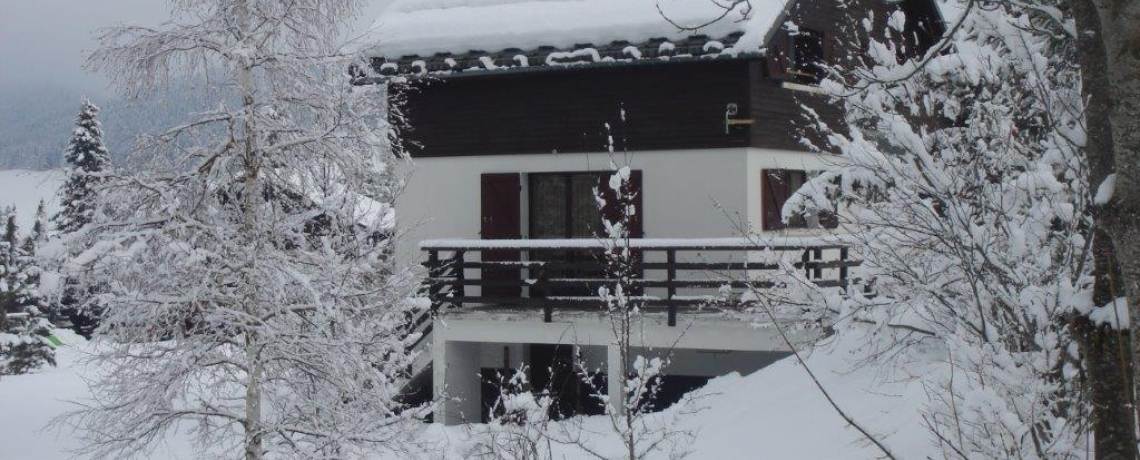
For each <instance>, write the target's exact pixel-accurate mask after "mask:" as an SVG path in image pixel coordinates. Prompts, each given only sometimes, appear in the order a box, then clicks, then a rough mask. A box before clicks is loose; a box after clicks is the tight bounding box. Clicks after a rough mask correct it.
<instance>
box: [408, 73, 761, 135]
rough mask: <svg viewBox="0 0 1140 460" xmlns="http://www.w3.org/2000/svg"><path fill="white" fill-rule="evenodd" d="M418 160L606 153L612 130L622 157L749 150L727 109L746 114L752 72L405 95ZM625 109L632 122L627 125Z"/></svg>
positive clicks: (632, 76) (564, 79)
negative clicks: (626, 153)
mask: <svg viewBox="0 0 1140 460" xmlns="http://www.w3.org/2000/svg"><path fill="white" fill-rule="evenodd" d="M405 91H406V102H405V104H404V115H405V117H406V120H407V123H408V125H409V127H408V131H405V133H404V134H405V135H406V137H405V138H406V139H410V140H412V141H414V143H416V144H418V145H413V146H412V147H411V154H412V156H414V157H415V156H419V157H431V156H457V155H490V154H519V153H551V152H555V151H557V152H602V151H605V148H606V136H605V128H604V126H605V124H606V123H609V124H610V125H611V126H612V127H613V132H614V137H615V142H616V144H617V148H618V149H619V150H621V149H626V150H630V151H645V150H665V149H684V148H716V147H742V146H746V145H748V141H749V138H748V129H747V128H743V127H740V128H738V127H734V128H733V129H732V131H731V132H730V133H727V134H726V132H725V123H724V114H725V109H726V107H727V105H728V104H729V103H735V104H737V105H738V106H739V108H740V111H741V114H746V113H748V112H747V110H748V104H749V99H748V64H747V61H743V60H719V61H708V62H691V63H677V64H653V65H627V66H614V67H607V68H590V69H580V70H579V69H568V70H557V71H539V72H526V73H518V74H495V73H493V72H492V73H490V74H489V75H487V76H477V77H475V76H473V77H463V78H453V79H444V80H434V81H427V82H420V83H416V84H414V85H413V86H412V87H410V88H407V89H405ZM623 109H624V110H625V113H626V121H625V122H624V123H623V122H622V121H621V111H622V110H623Z"/></svg>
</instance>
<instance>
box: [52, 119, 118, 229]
mask: <svg viewBox="0 0 1140 460" xmlns="http://www.w3.org/2000/svg"><path fill="white" fill-rule="evenodd" d="M98 116H99V107H96V106H95V104H93V103H91V101H90V100H88V99H84V100H83V104H82V105H81V106H80V108H79V116H78V118H77V120H76V126H75V131H73V132H72V134H71V140H70V141H69V142H68V144H67V149H66V150H65V151H64V155H63V164H64V171H65V172H66V173H67V182H66V183H64V185H63V190H62V191H61V194H62V197H61V199H60V204H61V209H60V211H59V214H56V215H55V217H54V223H55V228H56V229H57V230H59V231H60V232H62V233H71V232H74V231H76V230H79V229H80V228H81V227H83V226H84V225H87V224H88V223H89V222H91V213H92V206H93V205H94V198H95V197H94V194H95V191H94V188H95V185H96V183H97V182H98V181H99V178H100V176H101V175H103V174H105V173H108V172H110V169H111V157H110V155H109V154H108V153H107V148H106V147H105V146H104V145H103V127H102V125H100V123H99V120H98Z"/></svg>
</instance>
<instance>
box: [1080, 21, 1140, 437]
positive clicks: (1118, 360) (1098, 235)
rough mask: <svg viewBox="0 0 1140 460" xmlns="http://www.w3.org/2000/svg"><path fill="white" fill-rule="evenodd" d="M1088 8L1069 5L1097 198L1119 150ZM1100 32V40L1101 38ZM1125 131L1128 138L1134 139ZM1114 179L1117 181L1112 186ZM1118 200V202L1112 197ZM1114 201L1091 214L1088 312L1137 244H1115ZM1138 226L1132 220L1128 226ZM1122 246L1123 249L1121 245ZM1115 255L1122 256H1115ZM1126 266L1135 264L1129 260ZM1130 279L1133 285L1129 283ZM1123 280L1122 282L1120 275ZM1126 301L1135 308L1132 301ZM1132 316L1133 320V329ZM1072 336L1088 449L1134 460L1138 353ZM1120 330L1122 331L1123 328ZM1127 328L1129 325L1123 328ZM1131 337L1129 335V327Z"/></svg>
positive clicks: (1117, 341)
mask: <svg viewBox="0 0 1140 460" xmlns="http://www.w3.org/2000/svg"><path fill="white" fill-rule="evenodd" d="M1094 1H1095V0H1073V2H1072V8H1073V15H1074V18H1075V19H1076V22H1077V30H1078V33H1077V37H1078V39H1077V40H1078V41H1077V47H1078V56H1079V59H1080V64H1081V78H1082V93H1083V96H1084V98H1085V100H1086V103H1087V106H1086V110H1085V123H1086V130H1087V133H1088V138H1087V141H1086V145H1085V150H1084V151H1085V155H1086V157H1087V159H1088V166H1089V176H1088V181H1089V185H1090V187H1092V189H1093V190H1096V189H1097V188H1098V187H1099V186H1100V184H1102V183H1104V181H1105V180H1106V179H1107V178H1108V177H1109V176H1110V175H1111V174H1113V173H1114V172H1116V173H1120V172H1122V171H1120V170H1119V169H1118V168H1119V166H1120V165H1119V163H1118V159H1117V156H1118V155H1117V153H1118V152H1120V151H1121V150H1120V147H1123V145H1118V144H1117V138H1116V137H1115V136H1114V133H1116V132H1117V131H1119V129H1120V128H1121V127H1120V126H1119V124H1118V123H1116V122H1115V121H1114V119H1115V117H1116V116H1117V114H1116V113H1115V112H1116V107H1114V105H1113V103H1112V101H1113V81H1112V79H1111V78H1110V77H1109V76H1110V71H1109V67H1110V62H1111V59H1110V58H1109V54H1108V50H1107V46H1106V41H1107V40H1108V38H1107V35H1111V34H1112V32H1111V31H1109V30H1108V29H1105V26H1106V25H1107V24H1105V23H1104V22H1102V16H1101V13H1100V12H1099V11H1098V7H1097V5H1096V4H1094V3H1093V2H1094ZM1106 32H1107V35H1106ZM1136 128H1137V127H1132V131H1137V129H1136ZM1119 179H1120V175H1119V174H1118V176H1117V180H1118V184H1119ZM1117 198H1118V199H1119V198H1120V197H1119V196H1118V197H1117ZM1117 203H1119V201H1118V200H1114V201H1112V202H1110V203H1107V204H1095V203H1094V206H1093V210H1092V213H1093V221H1094V223H1093V226H1094V229H1093V234H1092V235H1090V237H1091V238H1093V261H1092V262H1093V275H1094V276H1095V277H1096V284H1095V285H1094V291H1093V302H1094V304H1095V305H1098V306H1100V305H1106V304H1108V303H1110V302H1113V301H1114V300H1115V299H1116V298H1117V297H1119V296H1121V295H1122V294H1123V289H1122V288H1123V286H1121V283H1122V282H1123V280H1122V276H1121V275H1122V268H1123V267H1124V265H1125V264H1126V263H1127V262H1126V261H1127V260H1128V259H1127V257H1128V256H1129V253H1130V252H1133V251H1134V250H1135V249H1136V248H1135V247H1132V248H1128V247H1124V246H1136V245H1137V244H1140V241H1137V240H1136V239H1133V240H1132V242H1126V241H1123V240H1122V239H1121V238H1120V231H1121V230H1122V228H1120V227H1121V224H1125V225H1124V226H1125V227H1126V226H1127V225H1129V224H1128V223H1127V222H1122V221H1121V220H1120V219H1119V217H1120V214H1119V211H1120V209H1119V208H1118V207H1117V206H1116V204H1117ZM1138 224H1140V219H1135V220H1134V221H1133V222H1132V223H1131V225H1132V226H1136V225H1138ZM1122 243H1123V245H1122ZM1116 249H1123V251H1118V250H1116ZM1132 260H1135V258H1133V259H1132ZM1137 275H1140V274H1137V273H1133V275H1132V279H1133V280H1134V281H1135V280H1136V276H1137ZM1125 276H1127V275H1125ZM1132 293H1133V295H1132V296H1130V299H1131V302H1130V303H1131V305H1133V308H1135V305H1136V302H1135V299H1136V297H1135V293H1136V290H1135V288H1133V290H1132ZM1137 318H1140V317H1138V316H1137V314H1136V312H1132V320H1133V321H1136V320H1137ZM1073 324H1074V329H1075V332H1076V336H1077V338H1078V340H1079V341H1080V345H1081V354H1082V359H1083V361H1084V366H1085V372H1086V374H1085V375H1086V377H1087V381H1086V384H1087V388H1088V396H1089V401H1090V403H1091V405H1092V410H1093V413H1092V418H1093V425H1092V429H1093V435H1094V438H1095V445H1094V449H1095V452H1096V458H1097V459H1098V460H1127V459H1135V458H1136V455H1137V452H1136V441H1137V440H1136V434H1135V418H1134V415H1135V414H1134V412H1133V411H1134V407H1135V406H1134V405H1133V398H1134V396H1135V395H1136V394H1140V393H1136V392H1135V391H1134V389H1133V386H1132V385H1133V384H1134V382H1136V381H1137V379H1136V378H1135V376H1134V375H1133V374H1132V372H1134V370H1135V369H1136V366H1133V363H1134V362H1136V358H1137V357H1138V356H1140V355H1137V353H1138V352H1140V349H1133V347H1134V346H1136V345H1137V343H1136V342H1137V341H1133V340H1132V339H1131V337H1130V332H1129V331H1128V330H1123V331H1122V330H1115V329H1113V328H1111V327H1108V326H1102V325H1096V324H1093V323H1092V322H1091V321H1090V320H1089V319H1088V318H1087V317H1079V318H1076V319H1075V320H1074V323H1073ZM1122 326H1123V325H1122ZM1130 326H1131V325H1130ZM1131 329H1135V327H1134V326H1133V327H1131Z"/></svg>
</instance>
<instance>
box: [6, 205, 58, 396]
mask: <svg viewBox="0 0 1140 460" xmlns="http://www.w3.org/2000/svg"><path fill="white" fill-rule="evenodd" d="M6 214H7V218H6V225H5V229H4V239H3V241H0V375H4V374H24V373H27V372H29V371H33V370H35V369H38V368H40V367H42V366H43V365H44V364H51V365H55V352H54V350H53V349H52V347H51V344H50V342H48V336H50V335H51V325H50V323H48V321H47V320H46V319H45V318H44V317H43V313H42V307H43V297H42V296H41V295H40V292H39V280H40V270H39V267H38V266H37V265H36V263H35V258H34V257H32V255H31V254H29V253H28V252H27V251H26V250H25V248H24V247H21V245H20V244H19V236H18V235H17V228H16V214H15V212H11V211H9V212H8V213H6Z"/></svg>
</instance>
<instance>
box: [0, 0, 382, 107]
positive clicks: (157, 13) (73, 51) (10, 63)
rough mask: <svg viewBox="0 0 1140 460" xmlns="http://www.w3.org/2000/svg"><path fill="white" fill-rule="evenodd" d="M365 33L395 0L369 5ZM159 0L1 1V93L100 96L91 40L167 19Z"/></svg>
mask: <svg viewBox="0 0 1140 460" xmlns="http://www.w3.org/2000/svg"><path fill="white" fill-rule="evenodd" d="M367 1H368V6H367V8H366V9H365V11H364V14H363V15H362V17H361V18H360V19H359V20H358V21H357V22H358V23H357V28H360V29H363V28H365V27H367V25H369V24H371V23H372V20H373V19H375V18H376V16H378V15H379V13H380V12H381V11H382V10H383V8H384V7H385V6H386V5H387V4H388V3H390V2H391V1H392V0H367ZM165 4H166V2H163V1H161V0H0V10H2V11H3V13H2V14H0V93H11V92H12V91H20V90H21V89H24V88H32V87H35V88H44V87H61V88H67V89H70V90H75V91H80V92H84V93H87V94H91V95H96V94H102V93H103V92H104V90H105V89H106V83H105V80H103V78H102V77H100V76H97V75H89V74H87V73H85V72H84V71H83V69H82V65H83V60H84V57H85V56H86V53H88V52H90V51H91V49H92V48H93V47H94V40H93V36H94V33H95V31H96V30H98V29H99V28H101V27H107V26H112V25H116V24H141V25H155V24H158V23H159V22H161V21H162V20H163V19H166V17H167V10H166V8H165Z"/></svg>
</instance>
